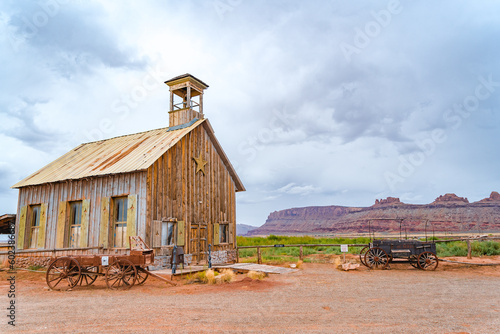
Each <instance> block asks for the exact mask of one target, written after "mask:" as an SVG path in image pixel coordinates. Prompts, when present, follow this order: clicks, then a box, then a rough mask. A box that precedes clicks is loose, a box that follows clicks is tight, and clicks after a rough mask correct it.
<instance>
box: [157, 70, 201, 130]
mask: <svg viewBox="0 0 500 334" xmlns="http://www.w3.org/2000/svg"><path fill="white" fill-rule="evenodd" d="M165 83H166V84H167V85H168V86H169V87H170V111H169V112H168V114H169V127H173V126H177V125H182V124H185V123H188V122H190V121H192V120H193V119H195V118H197V119H203V118H204V115H203V91H204V90H205V89H207V88H208V85H207V84H205V83H204V82H203V81H201V80H200V79H197V78H195V77H194V76H192V75H191V74H189V73H186V74H183V75H179V76H177V77H175V78H172V79H170V80H167V81H165Z"/></svg>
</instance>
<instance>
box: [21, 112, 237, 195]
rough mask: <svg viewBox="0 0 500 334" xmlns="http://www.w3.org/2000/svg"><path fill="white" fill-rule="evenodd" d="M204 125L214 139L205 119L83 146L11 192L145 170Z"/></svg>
mask: <svg viewBox="0 0 500 334" xmlns="http://www.w3.org/2000/svg"><path fill="white" fill-rule="evenodd" d="M203 123H205V124H206V126H205V128H206V129H207V130H208V131H209V132H212V133H211V136H212V135H213V130H211V126H210V125H209V123H208V120H207V119H202V120H196V121H195V122H194V123H193V124H187V126H186V127H182V128H180V129H176V130H172V128H162V129H157V130H151V131H146V132H140V133H136V134H132V135H126V136H120V137H115V138H111V139H106V140H100V141H95V142H91V143H86V144H82V145H80V146H78V147H76V148H74V149H73V150H71V151H69V152H68V153H66V154H65V155H63V156H61V157H60V158H58V159H57V160H54V161H53V162H51V163H50V164H48V165H47V166H45V167H43V168H42V169H40V170H39V171H37V172H35V173H33V174H31V175H30V176H28V177H27V178H25V179H24V180H22V181H19V182H18V183H16V184H15V185H13V186H12V188H21V187H25V186H30V185H37V184H43V183H51V182H57V181H64V180H76V179H82V178H85V177H91V176H100V175H109V174H119V173H130V172H135V171H140V170H145V169H147V168H149V166H151V165H152V164H153V163H154V162H155V161H156V160H158V159H159V158H160V157H161V156H162V155H163V154H164V153H165V152H166V151H167V150H168V149H170V148H171V147H172V146H174V145H175V144H176V143H177V142H178V141H179V140H180V139H181V138H182V137H184V136H185V135H186V134H188V133H189V132H191V131H192V130H193V129H194V128H196V127H197V126H199V125H200V124H203ZM213 138H215V137H213ZM215 141H216V143H214V144H215V147H216V149H217V151H219V154H220V155H221V158H222V159H223V160H224V164H225V165H226V167H227V168H228V170H229V173H230V174H231V176H232V177H233V179H234V181H235V183H236V188H237V189H238V191H242V190H245V188H244V187H243V184H242V183H241V181H240V180H239V178H238V176H237V175H236V172H235V171H234V169H233V167H232V166H231V163H230V162H229V160H228V159H227V157H226V155H225V154H224V151H223V150H222V147H220V145H219V143H218V142H217V140H216V139H215Z"/></svg>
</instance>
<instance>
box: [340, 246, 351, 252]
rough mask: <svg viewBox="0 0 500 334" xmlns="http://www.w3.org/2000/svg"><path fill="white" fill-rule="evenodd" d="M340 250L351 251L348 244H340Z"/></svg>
mask: <svg viewBox="0 0 500 334" xmlns="http://www.w3.org/2000/svg"><path fill="white" fill-rule="evenodd" d="M340 251H341V252H342V253H347V252H348V251H349V247H348V245H340Z"/></svg>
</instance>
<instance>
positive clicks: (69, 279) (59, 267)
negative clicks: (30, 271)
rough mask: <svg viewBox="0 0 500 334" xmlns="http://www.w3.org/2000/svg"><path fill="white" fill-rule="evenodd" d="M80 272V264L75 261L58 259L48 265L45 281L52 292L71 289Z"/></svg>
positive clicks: (75, 283) (64, 258) (78, 278)
mask: <svg viewBox="0 0 500 334" xmlns="http://www.w3.org/2000/svg"><path fill="white" fill-rule="evenodd" d="M81 270H82V269H81V267H80V264H79V263H78V261H77V260H76V259H73V258H70V257H60V258H57V259H55V260H54V261H52V263H51V264H50V266H49V269H47V274H46V276H45V280H46V281H47V285H48V286H49V288H51V289H52V290H65V289H72V288H74V287H75V286H76V285H77V284H78V281H79V280H80V275H81ZM57 286H59V287H57ZM56 287H57V289H56Z"/></svg>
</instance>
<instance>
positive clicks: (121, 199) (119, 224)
mask: <svg viewBox="0 0 500 334" xmlns="http://www.w3.org/2000/svg"><path fill="white" fill-rule="evenodd" d="M111 199H112V203H113V211H112V214H113V216H112V220H111V221H112V226H111V236H112V241H113V242H112V245H113V248H126V247H127V240H126V239H127V210H128V196H127V195H125V196H117V197H112V198H111ZM119 203H122V205H121V207H120V204H119ZM118 210H120V211H121V212H119V211H118ZM120 216H121V217H120ZM119 218H121V219H122V220H118V219H119ZM118 228H121V229H122V230H121V234H122V239H121V244H120V245H118V244H117V239H118V238H117V235H118V233H117V231H118Z"/></svg>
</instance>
